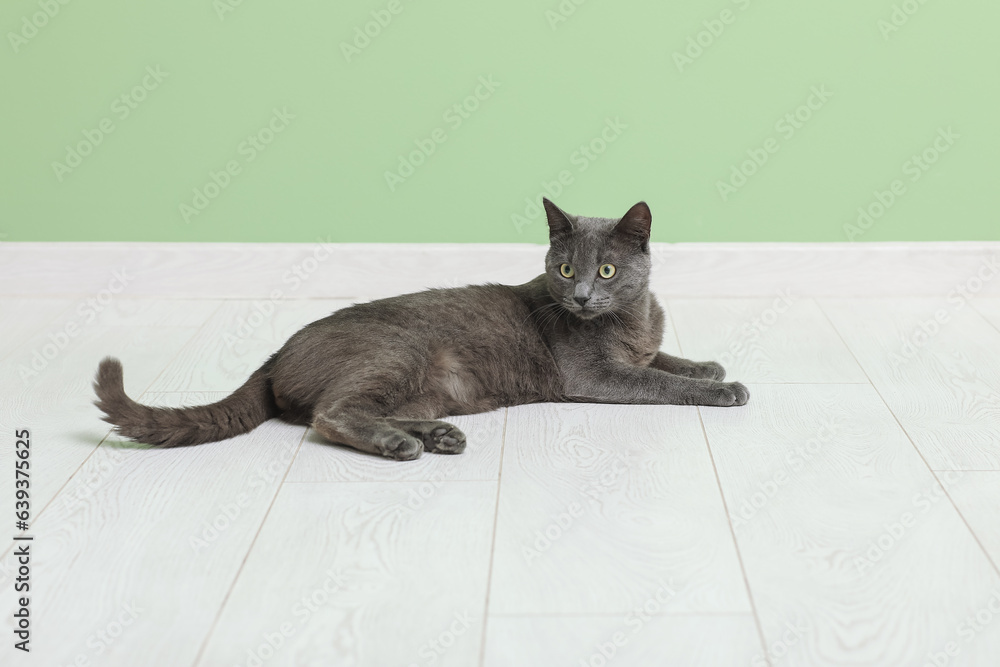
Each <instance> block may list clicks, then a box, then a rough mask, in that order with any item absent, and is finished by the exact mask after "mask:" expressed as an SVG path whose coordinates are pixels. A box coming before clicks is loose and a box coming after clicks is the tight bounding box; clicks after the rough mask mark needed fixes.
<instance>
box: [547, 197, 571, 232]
mask: <svg viewBox="0 0 1000 667" xmlns="http://www.w3.org/2000/svg"><path fill="white" fill-rule="evenodd" d="M542 205H543V206H544V207H545V217H546V218H547V219H548V221H549V238H550V239H552V238H555V237H557V236H562V235H564V234H569V233H570V232H572V231H573V217H572V216H571V215H570V214H569V213H566V212H565V211H564V210H562V209H561V208H559V207H558V206H556V205H555V204H553V203H552V202H550V201H549V200H548V199H547V198H546V197H542Z"/></svg>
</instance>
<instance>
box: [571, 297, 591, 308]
mask: <svg viewBox="0 0 1000 667" xmlns="http://www.w3.org/2000/svg"><path fill="white" fill-rule="evenodd" d="M573 301H576V302H577V303H578V304H580V307H581V308H583V307H584V306H586V305H587V302H588V301H590V297H589V296H574V297H573Z"/></svg>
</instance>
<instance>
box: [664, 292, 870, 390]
mask: <svg viewBox="0 0 1000 667" xmlns="http://www.w3.org/2000/svg"><path fill="white" fill-rule="evenodd" d="M670 311H671V313H672V314H673V318H674V322H675V324H676V326H677V333H678V336H679V338H680V343H681V348H682V349H683V350H684V356H686V357H688V358H692V359H696V360H715V361H718V362H719V363H721V364H722V365H723V366H724V367H725V369H726V373H727V377H728V378H731V379H733V380H740V381H741V382H755V383H759V382H838V383H840V382H867V379H866V378H865V375H864V372H863V371H862V370H861V369H860V368H859V367H858V364H857V362H856V361H855V360H854V358H853V357H852V356H851V353H850V351H849V350H848V349H847V348H846V347H845V346H844V344H843V342H841V340H840V338H839V337H838V336H837V332H836V331H834V330H833V328H832V327H831V326H830V324H829V322H827V321H826V318H824V317H823V313H822V311H820V310H819V308H818V307H817V305H816V303H815V301H813V300H812V299H810V298H808V297H801V296H797V295H796V293H795V290H794V287H789V288H785V289H783V290H781V291H780V293H779V294H776V295H775V296H774V297H772V298H769V299H671V300H670Z"/></svg>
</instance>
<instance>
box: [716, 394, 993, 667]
mask: <svg viewBox="0 0 1000 667" xmlns="http://www.w3.org/2000/svg"><path fill="white" fill-rule="evenodd" d="M750 391H751V393H752V396H753V398H752V399H751V401H750V403H749V404H748V406H747V409H744V410H726V409H722V408H714V409H713V408H702V409H701V411H702V414H703V415H704V422H705V428H706V431H707V434H708V439H709V442H710V444H711V448H712V452H713V455H714V458H715V462H716V465H717V468H718V471H719V477H720V480H721V483H722V488H723V491H724V494H725V497H726V502H727V506H728V507H729V511H730V513H731V516H732V519H733V524H734V527H735V528H736V536H737V541H738V544H739V549H740V553H741V554H742V557H743V562H744V564H745V567H746V573H747V578H748V581H749V584H750V589H751V591H752V594H753V597H754V601H755V606H756V609H757V612H758V614H759V618H760V621H761V625H762V628H763V631H764V636H765V642H766V645H767V647H768V650H769V651H770V652H771V653H772V655H775V657H777V654H776V653H774V651H773V646H774V645H775V642H780V641H783V635H784V634H785V632H786V631H787V629H788V628H789V624H790V625H791V626H792V627H794V628H797V629H798V631H797V632H793V634H792V635H790V636H789V639H791V638H792V637H794V638H795V642H794V645H791V646H788V647H785V648H787V654H788V658H787V659H786V662H783V663H779V664H789V665H909V664H923V662H922V661H923V660H925V659H926V656H927V654H928V652H935V651H940V650H943V649H942V648H940V647H943V646H945V645H946V644H947V643H948V642H951V641H953V640H955V639H956V627H957V626H958V625H959V624H961V623H962V622H963V619H964V618H965V617H966V615H967V614H968V613H969V610H974V609H977V608H978V607H979V606H981V605H982V604H985V603H986V602H987V599H988V597H989V594H990V593H989V591H991V590H993V589H995V588H997V587H1000V575H998V574H997V572H996V571H995V570H994V569H993V566H992V564H991V563H990V562H989V560H988V559H987V558H986V556H985V554H984V553H983V551H982V549H981V548H980V546H979V544H978V543H977V542H976V540H975V539H974V538H973V536H972V534H971V533H970V532H969V530H968V528H967V527H966V525H965V523H964V522H963V521H962V519H961V517H960V516H959V515H958V513H957V512H956V510H955V508H954V507H953V506H952V505H951V504H950V502H949V501H948V500H947V498H946V497H945V495H944V493H943V492H942V491H941V489H940V487H939V486H938V485H937V482H936V481H935V479H934V477H933V476H932V474H931V472H930V471H929V470H928V469H927V467H926V465H925V464H924V462H923V460H922V459H921V458H920V457H919V456H918V454H917V453H916V451H915V450H914V449H913V446H912V444H911V443H910V442H909V440H908V439H907V438H906V436H905V434H904V433H903V432H902V431H901V430H900V429H899V427H898V425H897V423H896V420H895V419H894V418H893V416H892V415H891V414H890V413H889V412H888V410H887V409H886V408H885V406H884V405H883V403H882V401H881V399H880V398H879V397H878V395H877V394H876V393H875V392H874V390H872V389H871V388H869V387H864V385H809V386H802V385H796V386H792V385H765V384H758V385H753V386H751V387H750ZM962 646H963V648H962V652H963V656H964V657H963V660H968V662H963V663H961V664H970V665H971V664H988V660H989V658H988V656H996V655H997V654H1000V623H995V624H993V625H992V626H990V627H989V628H987V629H986V630H985V631H984V632H983V633H980V634H979V635H978V636H977V637H976V638H975V641H974V642H972V643H969V644H968V645H966V644H965V643H964V642H963V644H962ZM782 650H784V649H782ZM976 660H978V661H981V662H976ZM949 664H952V663H949Z"/></svg>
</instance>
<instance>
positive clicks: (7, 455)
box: [0, 301, 216, 579]
mask: <svg viewBox="0 0 1000 667" xmlns="http://www.w3.org/2000/svg"><path fill="white" fill-rule="evenodd" d="M119 305H121V304H118V303H116V304H115V307H109V308H107V309H106V310H104V311H103V312H102V313H101V314H100V315H99V316H95V318H94V320H93V321H87V320H86V319H85V318H84V319H77V318H78V317H79V315H78V313H76V312H75V311H74V312H72V313H68V314H66V313H64V314H63V315H61V316H60V317H59V318H57V319H56V320H54V321H53V322H52V323H50V324H49V325H47V326H46V327H45V328H43V329H42V330H41V331H39V332H37V333H36V334H35V335H33V336H32V337H30V338H29V339H28V340H26V341H25V342H24V343H23V344H22V345H20V346H19V347H18V348H17V349H16V350H15V351H14V352H13V353H12V354H11V355H9V356H8V357H7V359H5V360H4V361H3V362H0V386H3V387H5V388H7V389H8V391H5V392H4V393H3V394H2V395H0V429H2V430H3V431H4V432H6V433H12V432H14V431H15V430H21V429H25V428H26V429H29V430H30V431H31V434H32V438H33V441H34V443H35V444H34V447H33V449H32V454H31V458H32V460H31V466H32V472H33V474H32V478H31V506H32V515H33V517H35V518H37V517H38V516H39V514H40V513H41V512H42V511H43V509H44V508H45V507H46V505H47V504H48V503H49V502H50V501H51V500H52V499H53V498H54V497H55V496H56V494H57V492H58V491H59V489H60V488H62V487H63V485H64V484H66V482H67V481H68V480H69V479H70V478H71V477H72V476H73V475H74V474H75V473H76V471H77V469H78V468H79V467H80V465H81V464H82V463H83V462H84V461H86V460H87V458H88V457H89V456H91V454H92V453H93V452H94V451H95V448H96V447H97V445H98V443H100V442H101V441H102V440H103V439H104V437H105V436H106V435H107V434H108V432H109V431H110V428H111V427H110V426H109V425H108V424H106V423H105V422H103V421H102V420H101V419H100V412H99V411H98V410H97V408H96V407H94V405H93V404H92V401H93V398H94V393H93V389H92V388H91V382H92V380H93V377H94V373H95V372H96V370H97V364H98V362H99V361H100V360H101V358H103V357H104V356H106V355H108V354H112V353H113V354H117V355H119V356H121V357H122V358H124V359H126V368H125V389H126V391H127V392H128V393H129V394H130V395H131V396H134V397H137V396H139V395H140V394H142V392H143V391H144V390H145V389H146V387H148V386H149V385H150V383H152V381H153V380H154V378H155V377H156V376H157V375H158V374H159V373H160V371H162V370H163V368H164V367H165V366H166V365H167V363H168V362H169V361H170V359H171V358H173V356H174V355H175V354H177V352H178V351H179V350H180V349H181V348H182V347H183V346H184V344H185V343H186V342H187V340H188V339H190V338H191V337H192V336H193V335H194V333H195V331H196V330H197V327H196V326H194V324H195V323H196V322H198V321H199V320H200V319H201V318H204V317H207V316H208V314H209V313H210V312H211V310H212V309H214V308H215V307H216V304H213V303H211V302H208V301H202V302H198V303H195V304H191V303H187V302H184V301H173V302H164V303H161V304H154V303H148V304H145V305H143V304H138V303H136V302H133V303H132V304H130V305H127V306H123V307H122V308H121V309H119V308H118V307H117V306H119ZM163 318H168V319H171V320H172V321H175V322H178V323H179V324H180V326H163ZM69 322H76V323H78V328H77V329H75V332H76V333H75V334H74V335H67V334H66V332H67V331H74V330H73V329H71V328H69V329H68V328H67V326H66V324H67V323H69ZM58 335H63V336H65V338H64V341H65V342H64V345H63V346H62V347H57V346H56V345H54V344H53V342H52V341H53V339H56V340H59V338H58ZM39 360H40V361H39ZM13 456H14V450H13V448H11V447H2V448H0V467H2V468H3V469H5V470H10V469H11V468H12V467H13ZM13 493H14V487H13V485H12V484H10V485H8V484H4V485H3V486H2V488H0V500H2V501H3V502H4V506H6V507H12V506H13ZM10 545H11V541H10V537H9V535H7V534H4V535H3V536H2V538H0V553H4V552H5V551H7V550H8V549H9V547H10ZM5 571H6V570H5V568H4V567H3V566H0V579H2V578H3V576H4V572H5Z"/></svg>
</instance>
